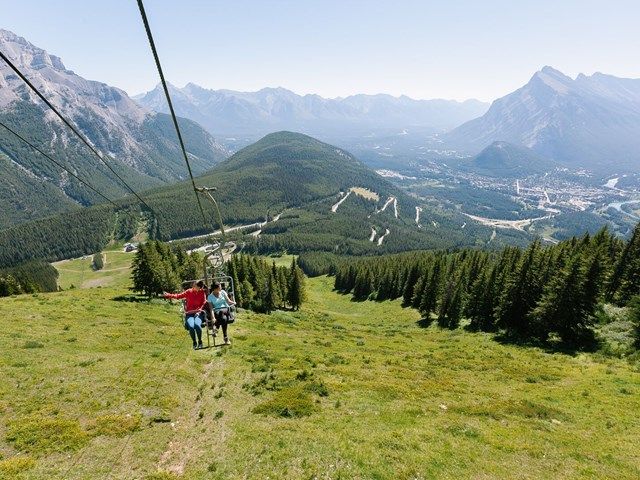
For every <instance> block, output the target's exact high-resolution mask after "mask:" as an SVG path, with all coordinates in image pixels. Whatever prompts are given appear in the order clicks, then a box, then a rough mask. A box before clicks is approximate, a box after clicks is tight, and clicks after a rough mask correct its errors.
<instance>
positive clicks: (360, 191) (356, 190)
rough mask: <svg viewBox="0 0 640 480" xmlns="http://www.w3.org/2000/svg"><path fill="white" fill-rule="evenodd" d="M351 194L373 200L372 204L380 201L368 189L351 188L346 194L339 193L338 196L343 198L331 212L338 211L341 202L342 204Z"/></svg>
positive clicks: (378, 196)
mask: <svg viewBox="0 0 640 480" xmlns="http://www.w3.org/2000/svg"><path fill="white" fill-rule="evenodd" d="M352 193H354V194H356V195H358V196H360V197H362V198H366V199H367V200H373V201H374V202H377V201H379V200H380V195H378V194H377V193H376V192H372V191H371V190H369V189H368V188H364V187H351V188H350V189H349V191H348V192H347V193H346V194H345V193H344V192H340V195H343V197H342V198H341V199H340V200H338V202H337V203H336V204H334V205H333V206H332V207H331V212H333V213H336V212H337V211H338V207H340V205H341V204H342V202H344V201H345V200H346V199H347V198H348V197H349V195H351V194H352Z"/></svg>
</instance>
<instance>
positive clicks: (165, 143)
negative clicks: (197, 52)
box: [0, 29, 227, 227]
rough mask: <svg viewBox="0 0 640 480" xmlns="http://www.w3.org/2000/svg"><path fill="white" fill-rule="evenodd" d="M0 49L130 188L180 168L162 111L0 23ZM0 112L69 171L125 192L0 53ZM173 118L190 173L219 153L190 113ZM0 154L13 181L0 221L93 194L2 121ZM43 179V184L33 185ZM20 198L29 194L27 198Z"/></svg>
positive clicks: (173, 176)
mask: <svg viewBox="0 0 640 480" xmlns="http://www.w3.org/2000/svg"><path fill="white" fill-rule="evenodd" d="M0 49H2V51H3V52H4V53H5V54H6V55H7V56H8V57H9V58H10V59H11V61H12V62H13V63H14V64H15V65H16V66H17V67H18V68H19V69H20V70H21V72H23V73H24V74H25V75H26V76H27V78H29V80H30V81H31V82H32V83H33V84H34V85H35V86H36V88H38V89H39V90H40V91H41V92H42V93H43V95H45V96H46V97H47V99H48V100H49V101H51V103H53V104H54V105H55V106H56V108H58V109H59V110H60V111H61V112H62V114H63V115H65V117H66V118H68V119H70V120H71V121H72V122H74V123H75V124H76V126H77V127H78V129H79V130H80V131H81V132H83V133H84V135H85V136H86V137H87V138H88V139H89V140H90V141H91V143H92V144H93V145H94V146H95V147H96V148H97V149H98V150H100V151H101V152H102V153H103V154H104V155H105V156H108V161H109V162H110V164H111V165H112V166H113V168H114V169H115V170H116V171H118V172H119V174H120V176H122V177H124V178H126V179H127V182H128V183H129V184H130V185H132V186H133V187H134V188H136V189H142V188H146V187H150V186H153V185H159V184H162V183H167V182H173V181H175V180H179V179H181V178H184V177H185V176H186V169H185V166H184V160H183V159H182V156H181V154H180V151H179V148H178V144H177V137H176V134H175V130H174V129H173V125H172V124H171V121H170V118H169V117H168V116H167V115H165V114H161V113H160V114H158V113H154V112H151V111H149V110H148V109H145V108H143V107H141V106H140V105H138V104H137V103H136V102H134V101H133V100H132V99H131V98H129V96H128V95H127V94H126V93H125V92H124V91H122V90H120V89H118V88H114V87H111V86H109V85H106V84H104V83H101V82H97V81H92V80H86V79H84V78H82V77H80V76H79V75H76V74H75V73H74V72H73V71H71V70H68V69H67V68H66V67H65V65H64V63H63V62H62V60H61V59H60V58H59V57H57V56H55V55H50V54H49V53H47V52H46V51H45V50H43V49H41V48H39V47H36V46H35V45H33V44H31V43H29V42H28V41H27V40H25V39H24V38H22V37H20V36H18V35H16V34H14V33H12V32H10V31H7V30H1V29H0ZM0 120H2V122H4V123H5V124H7V125H9V126H11V127H12V128H13V129H14V130H16V131H17V132H18V133H20V134H21V135H22V136H24V137H25V138H27V139H28V140H30V141H31V142H32V143H34V144H35V145H36V146H38V147H39V148H41V149H43V150H44V151H45V152H46V153H48V154H49V155H51V156H53V157H54V158H56V159H57V160H58V161H62V162H66V164H67V166H68V167H70V168H71V169H73V170H72V171H74V172H75V173H76V174H77V175H79V176H81V177H83V178H84V179H86V180H89V181H90V182H91V183H92V184H93V185H94V186H95V187H96V188H97V189H98V190H100V191H102V192H103V193H106V194H107V195H109V196H111V197H115V198H117V197H119V196H121V195H122V194H124V193H126V189H125V188H124V187H123V185H122V184H121V183H120V182H119V181H118V180H116V179H115V178H114V177H113V175H112V174H111V173H110V172H108V170H107V169H106V167H104V166H103V165H101V164H100V162H99V160H98V159H96V158H95V157H93V156H92V155H91V153H90V152H89V151H88V150H87V149H86V147H84V146H83V145H81V143H80V142H79V141H78V140H77V138H76V137H75V136H74V135H73V133H71V132H70V131H69V130H68V129H67V128H66V127H65V126H64V125H63V124H62V123H61V122H60V121H59V119H58V118H57V117H55V115H54V114H53V112H51V111H50V110H49V109H48V108H47V107H46V106H45V105H44V104H43V103H42V102H41V101H40V100H39V99H38V98H37V96H36V95H35V94H34V93H33V92H32V91H31V90H30V89H29V88H28V87H27V86H26V85H25V84H24V82H23V81H22V80H21V79H20V78H19V77H18V76H17V75H16V74H15V73H14V72H13V70H11V68H10V67H9V66H8V65H6V64H5V63H4V62H2V61H0ZM180 122H181V126H182V129H183V134H184V136H185V143H186V144H187V149H188V150H189V153H190V156H191V159H192V163H193V167H194V170H195V171H196V172H197V173H199V172H202V171H204V170H207V169H209V168H211V167H212V166H213V165H214V164H215V163H216V162H218V161H220V160H222V159H223V158H225V157H226V156H227V152H226V150H225V148H224V147H223V146H222V145H221V144H219V143H218V142H217V141H216V140H215V139H214V138H213V137H212V136H211V135H210V134H209V133H207V132H206V131H205V130H204V129H203V128H202V127H200V126H199V125H197V124H196V123H194V122H193V121H191V120H186V119H181V120H180ZM0 162H2V165H7V167H8V170H7V172H6V173H4V174H3V175H6V178H9V179H10V183H11V185H13V187H12V188H2V189H0V209H1V210H2V211H3V212H4V213H3V215H0V227H3V226H7V225H10V224H12V223H15V222H19V221H22V220H29V219H33V218H38V217H42V216H45V215H47V214H50V213H55V212H57V211H62V210H66V209H68V208H70V207H73V206H74V205H90V204H93V203H95V202H96V201H100V200H101V199H100V198H99V197H97V196H96V195H95V194H94V193H93V192H91V191H90V190H88V189H86V188H85V187H83V186H82V185H80V184H79V183H78V182H77V181H76V180H75V179H73V177H69V175H68V174H66V172H61V171H60V169H59V168H58V167H54V166H52V165H51V164H50V163H49V162H48V161H47V160H45V159H44V158H41V157H40V156H39V155H38V154H37V153H34V151H33V150H31V149H30V148H29V147H28V146H25V144H24V143H22V142H21V141H20V140H18V139H16V138H15V137H14V136H13V135H12V134H10V133H9V132H7V131H6V130H5V129H3V128H0ZM44 182H46V183H47V186H42V187H41V188H39V187H38V185H39V184H40V185H43V184H44ZM18 186H19V187H20V189H17V187H18ZM14 187H15V188H14ZM25 189H26V190H25ZM24 198H29V199H30V202H27V203H28V204H27V205H25V202H24Z"/></svg>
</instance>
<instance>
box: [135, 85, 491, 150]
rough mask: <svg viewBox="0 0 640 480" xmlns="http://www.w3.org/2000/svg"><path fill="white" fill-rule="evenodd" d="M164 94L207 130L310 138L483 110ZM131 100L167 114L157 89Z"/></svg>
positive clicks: (273, 94)
mask: <svg viewBox="0 0 640 480" xmlns="http://www.w3.org/2000/svg"><path fill="white" fill-rule="evenodd" d="M170 91H171V95H172V100H173V102H174V104H175V108H176V111H177V112H178V114H180V115H182V116H184V117H187V118H190V119H191V120H194V121H196V122H198V123H200V124H202V125H203V126H204V127H205V128H207V129H208V130H209V132H211V133H214V134H216V135H237V134H241V135H252V136H254V137H259V136H262V135H264V134H266V133H270V132H273V131H277V130H295V131H302V132H304V133H308V134H311V135H318V134H335V133H337V132H341V131H347V132H354V131H357V132H365V131H367V130H370V129H381V128H385V129H389V128H395V129H399V130H398V131H400V130H401V129H402V128H407V127H411V126H419V127H429V128H432V129H433V130H444V129H450V128H453V127H455V126H457V125H460V124H461V123H463V122H464V121H466V120H469V119H472V118H475V117H477V116H478V115H481V114H483V113H484V112H485V111H486V109H487V107H488V104H486V103H483V102H480V101H478V100H467V101H465V102H457V101H454V100H414V99H412V98H409V97H407V96H401V97H393V96H391V95H382V94H380V95H352V96H349V97H345V98H333V99H328V98H323V97H321V96H319V95H298V94H296V93H294V92H291V91H290V90H287V89H284V88H263V89H262V90H259V91H257V92H237V91H233V90H209V89H205V88H202V87H200V86H198V85H195V84H193V83H189V84H187V85H186V86H185V87H183V88H177V87H175V86H171V88H170ZM134 98H135V99H136V100H137V101H138V102H139V103H140V104H141V105H143V106H145V107H146V108H149V109H151V110H154V111H158V112H166V111H167V106H166V102H164V101H163V92H162V89H161V88H160V86H157V87H156V88H155V89H153V90H151V91H149V92H147V93H145V94H141V95H137V96H135V97H134Z"/></svg>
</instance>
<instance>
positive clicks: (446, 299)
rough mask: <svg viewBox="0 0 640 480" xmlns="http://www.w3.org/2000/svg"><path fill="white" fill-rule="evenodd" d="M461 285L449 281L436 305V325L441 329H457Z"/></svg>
mask: <svg viewBox="0 0 640 480" xmlns="http://www.w3.org/2000/svg"><path fill="white" fill-rule="evenodd" d="M461 287H462V283H461V282H459V281H456V280H455V279H450V280H449V281H448V282H447V284H446V286H445V288H444V290H443V293H442V299H441V300H440V303H439V305H438V325H439V326H441V327H443V328H452V329H453V328H457V327H458V325H460V317H461V314H462V288H461Z"/></svg>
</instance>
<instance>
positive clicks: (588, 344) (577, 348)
mask: <svg viewBox="0 0 640 480" xmlns="http://www.w3.org/2000/svg"><path fill="white" fill-rule="evenodd" d="M493 339H494V340H495V341H496V342H498V343H500V344H502V345H511V346H516V347H523V348H539V349H541V350H544V351H545V352H546V353H563V354H565V355H571V356H575V355H577V354H578V353H581V352H588V353H594V352H596V351H598V350H599V349H600V348H602V342H601V340H599V339H598V338H597V337H596V335H595V333H594V332H593V331H590V330H589V331H586V332H584V333H583V334H582V335H581V336H580V337H579V338H578V339H577V340H576V341H575V342H563V341H562V340H560V339H559V338H551V339H549V340H546V341H542V340H539V339H535V338H522V337H517V336H514V335H507V334H506V333H498V334H496V335H495V336H494V337H493Z"/></svg>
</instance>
